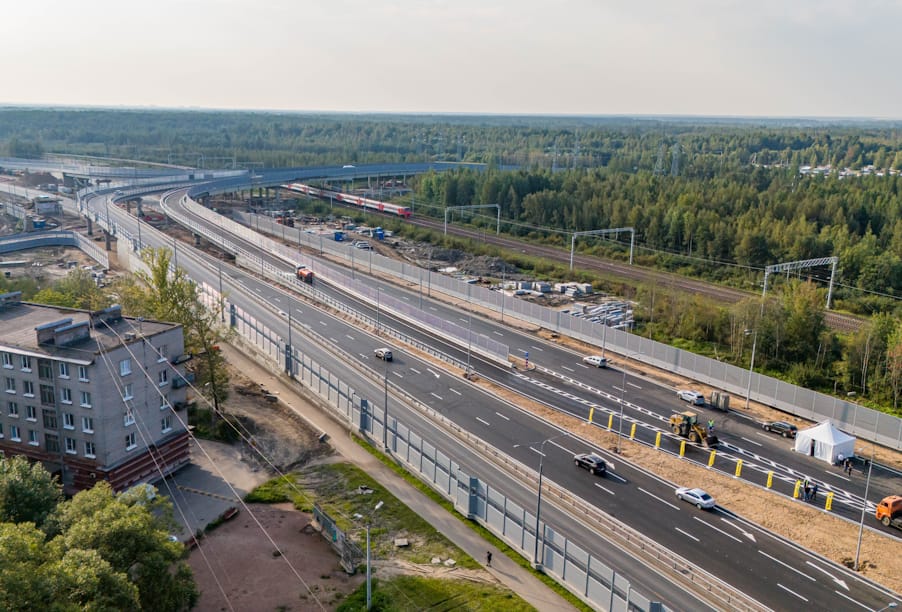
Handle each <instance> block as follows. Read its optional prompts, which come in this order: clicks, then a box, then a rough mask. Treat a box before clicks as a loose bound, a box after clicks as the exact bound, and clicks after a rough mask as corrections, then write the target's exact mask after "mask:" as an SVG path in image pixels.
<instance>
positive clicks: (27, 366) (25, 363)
mask: <svg viewBox="0 0 902 612" xmlns="http://www.w3.org/2000/svg"><path fill="white" fill-rule="evenodd" d="M20 357H21V361H22V371H23V372H31V357H29V356H28V355H20Z"/></svg>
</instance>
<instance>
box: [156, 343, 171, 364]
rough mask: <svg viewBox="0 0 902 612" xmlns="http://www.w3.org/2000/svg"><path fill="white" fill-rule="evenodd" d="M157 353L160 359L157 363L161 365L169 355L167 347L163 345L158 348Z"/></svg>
mask: <svg viewBox="0 0 902 612" xmlns="http://www.w3.org/2000/svg"><path fill="white" fill-rule="evenodd" d="M158 352H159V353H160V358H159V359H157V363H162V362H164V361H166V359H167V356H168V354H169V347H168V346H166V345H165V344H164V345H162V346H161V347H160V350H159V351H158Z"/></svg>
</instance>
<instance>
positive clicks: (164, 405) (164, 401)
mask: <svg viewBox="0 0 902 612" xmlns="http://www.w3.org/2000/svg"><path fill="white" fill-rule="evenodd" d="M168 408H169V398H168V397H166V396H165V395H163V396H161V397H160V410H167V409H168Z"/></svg>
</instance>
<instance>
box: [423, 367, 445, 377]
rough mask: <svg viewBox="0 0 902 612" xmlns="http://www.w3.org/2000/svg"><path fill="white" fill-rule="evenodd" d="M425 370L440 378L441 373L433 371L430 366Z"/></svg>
mask: <svg viewBox="0 0 902 612" xmlns="http://www.w3.org/2000/svg"><path fill="white" fill-rule="evenodd" d="M426 371H427V372H429V373H430V374H432V375H433V376H435V377H436V378H441V375H440V374H439V373H438V372H434V371H433V370H432V368H426Z"/></svg>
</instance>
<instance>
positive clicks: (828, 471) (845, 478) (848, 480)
mask: <svg viewBox="0 0 902 612" xmlns="http://www.w3.org/2000/svg"><path fill="white" fill-rule="evenodd" d="M824 471H825V472H827V473H828V474H830V475H831V476H836V477H837V478H842V479H843V480H845V481H846V482H852V479H851V478H847V477H846V476H840V475H839V474H836V473H834V472H831V471H830V470H824Z"/></svg>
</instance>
